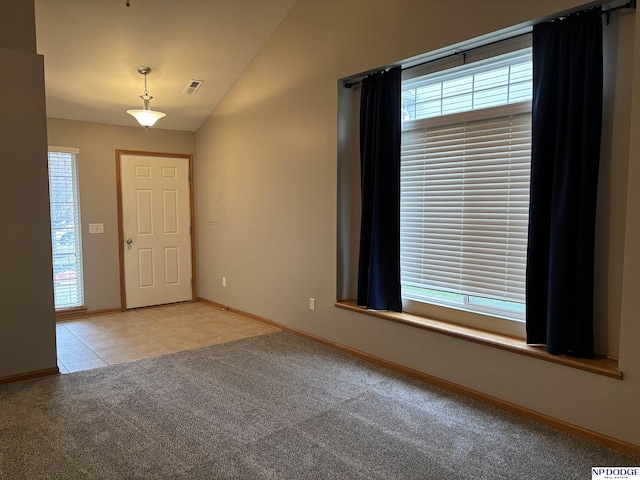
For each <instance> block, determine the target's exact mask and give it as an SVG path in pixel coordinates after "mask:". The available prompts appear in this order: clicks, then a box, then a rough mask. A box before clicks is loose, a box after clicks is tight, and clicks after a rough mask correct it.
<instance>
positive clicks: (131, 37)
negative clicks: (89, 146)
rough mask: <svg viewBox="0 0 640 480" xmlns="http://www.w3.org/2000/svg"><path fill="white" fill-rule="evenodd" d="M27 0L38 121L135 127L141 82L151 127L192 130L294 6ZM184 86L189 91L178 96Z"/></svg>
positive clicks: (226, 0)
mask: <svg viewBox="0 0 640 480" xmlns="http://www.w3.org/2000/svg"><path fill="white" fill-rule="evenodd" d="M126 3H127V1H126V0H35V10H36V35H37V48H38V53H40V54H42V55H44V59H45V84H46V96H47V116H49V117H56V118H65V119H72V120H83V121H89V122H98V123H108V124H114V125H129V126H136V125H137V122H136V121H135V119H134V118H133V117H131V116H130V115H128V114H127V113H126V110H128V109H139V108H142V100H141V99H140V98H139V96H140V95H142V93H143V90H144V77H143V76H142V75H140V74H139V73H138V71H137V70H138V67H140V66H149V67H151V68H152V72H151V74H149V75H148V78H147V82H148V89H149V93H150V94H151V95H152V96H153V97H154V98H153V100H151V108H152V109H153V110H160V111H163V112H165V113H166V114H167V116H166V117H165V118H163V119H161V120H159V121H158V123H157V124H156V127H157V128H165V129H175V130H187V131H195V130H197V129H198V128H199V127H200V125H201V124H202V122H203V121H204V120H205V119H206V117H207V116H208V115H209V113H211V111H212V110H213V109H214V108H215V106H216V105H217V103H218V102H219V101H220V100H221V98H222V97H223V96H224V95H225V93H226V92H227V91H228V90H229V88H231V86H232V85H233V83H234V82H235V80H236V79H237V78H238V77H239V76H240V75H241V74H242V72H243V71H244V69H245V68H246V67H247V65H248V64H249V63H250V62H251V60H252V59H253V58H254V57H255V55H256V54H257V53H258V52H259V51H260V49H261V48H262V47H263V46H264V44H265V43H266V41H267V40H268V39H269V38H270V36H271V35H272V34H273V32H274V31H275V30H276V29H277V27H278V25H279V24H280V22H281V21H282V20H283V19H284V17H285V16H286V15H287V13H288V12H289V10H290V9H291V8H292V7H293V5H294V4H295V3H296V0H129V3H130V6H127V5H126ZM191 80H204V83H203V84H202V87H201V88H200V89H199V90H198V92H197V93H196V94H195V95H193V96H189V95H186V94H184V93H183V91H184V90H185V87H187V85H188V84H189V83H190V81H191Z"/></svg>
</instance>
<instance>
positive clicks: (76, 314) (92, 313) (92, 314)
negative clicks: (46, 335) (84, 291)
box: [56, 308, 122, 322]
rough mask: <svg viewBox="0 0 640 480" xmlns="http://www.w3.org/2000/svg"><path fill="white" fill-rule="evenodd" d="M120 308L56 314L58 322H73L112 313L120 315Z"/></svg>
mask: <svg viewBox="0 0 640 480" xmlns="http://www.w3.org/2000/svg"><path fill="white" fill-rule="evenodd" d="M120 312H122V310H121V309H120V308H103V309H101V310H85V311H80V312H74V311H65V312H60V313H56V321H57V322H60V321H62V320H73V319H74V318H84V317H95V316H96V315H108V314H110V313H120Z"/></svg>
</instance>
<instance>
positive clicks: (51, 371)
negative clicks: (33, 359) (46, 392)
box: [0, 366, 60, 385]
mask: <svg viewBox="0 0 640 480" xmlns="http://www.w3.org/2000/svg"><path fill="white" fill-rule="evenodd" d="M59 373H60V369H59V368H58V367H57V366H55V367H51V368H45V369H43V370H34V371H33V372H25V373H18V374H17V375H9V376H7V377H0V385H2V384H5V383H13V382H21V381H23V380H31V379H33V378H40V377H48V376H50V375H58V374H59Z"/></svg>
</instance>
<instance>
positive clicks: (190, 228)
mask: <svg viewBox="0 0 640 480" xmlns="http://www.w3.org/2000/svg"><path fill="white" fill-rule="evenodd" d="M189 235H191V227H189Z"/></svg>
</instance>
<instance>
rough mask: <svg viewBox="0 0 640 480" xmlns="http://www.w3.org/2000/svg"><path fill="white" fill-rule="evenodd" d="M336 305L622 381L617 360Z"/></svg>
mask: <svg viewBox="0 0 640 480" xmlns="http://www.w3.org/2000/svg"><path fill="white" fill-rule="evenodd" d="M335 306H336V307H338V308H343V309H345V310H351V311H353V312H358V313H363V314H365V315H371V316H373V317H378V318H383V319H385V320H391V321H393V322H398V323H403V324H405V325H411V326H412V327H416V328H422V329H424V330H429V331H431V332H436V333H439V334H442V335H448V336H450V337H455V338H459V339H462V340H466V341H469V342H474V343H479V344H481V345H487V346H489V347H494V348H499V349H501V350H506V351H508V352H513V353H518V354H520V355H526V356H528V357H533V358H538V359H540V360H544V361H547V362H552V363H558V364H560V365H566V366H568V367H572V368H577V369H580V370H585V371H587V372H591V373H596V374H598V375H605V376H607V377H611V378H616V379H618V380H621V379H622V372H621V371H619V370H618V361H617V360H615V359H611V358H604V357H597V358H594V359H586V358H574V357H567V356H564V355H551V354H550V353H548V352H547V351H546V350H545V348H544V346H536V345H527V344H526V343H525V342H524V340H523V339H521V338H516V337H510V336H507V335H502V334H498V333H492V332H486V331H484V330H479V329H477V328H471V327H466V326H463V325H457V324H453V323H448V322H443V321H440V320H433V319H430V318H426V317H421V316H418V315H413V314H411V313H406V312H402V313H399V312H389V311H380V310H367V309H366V308H362V307H358V306H357V305H356V302H355V301H354V300H341V301H338V302H336V303H335Z"/></svg>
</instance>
